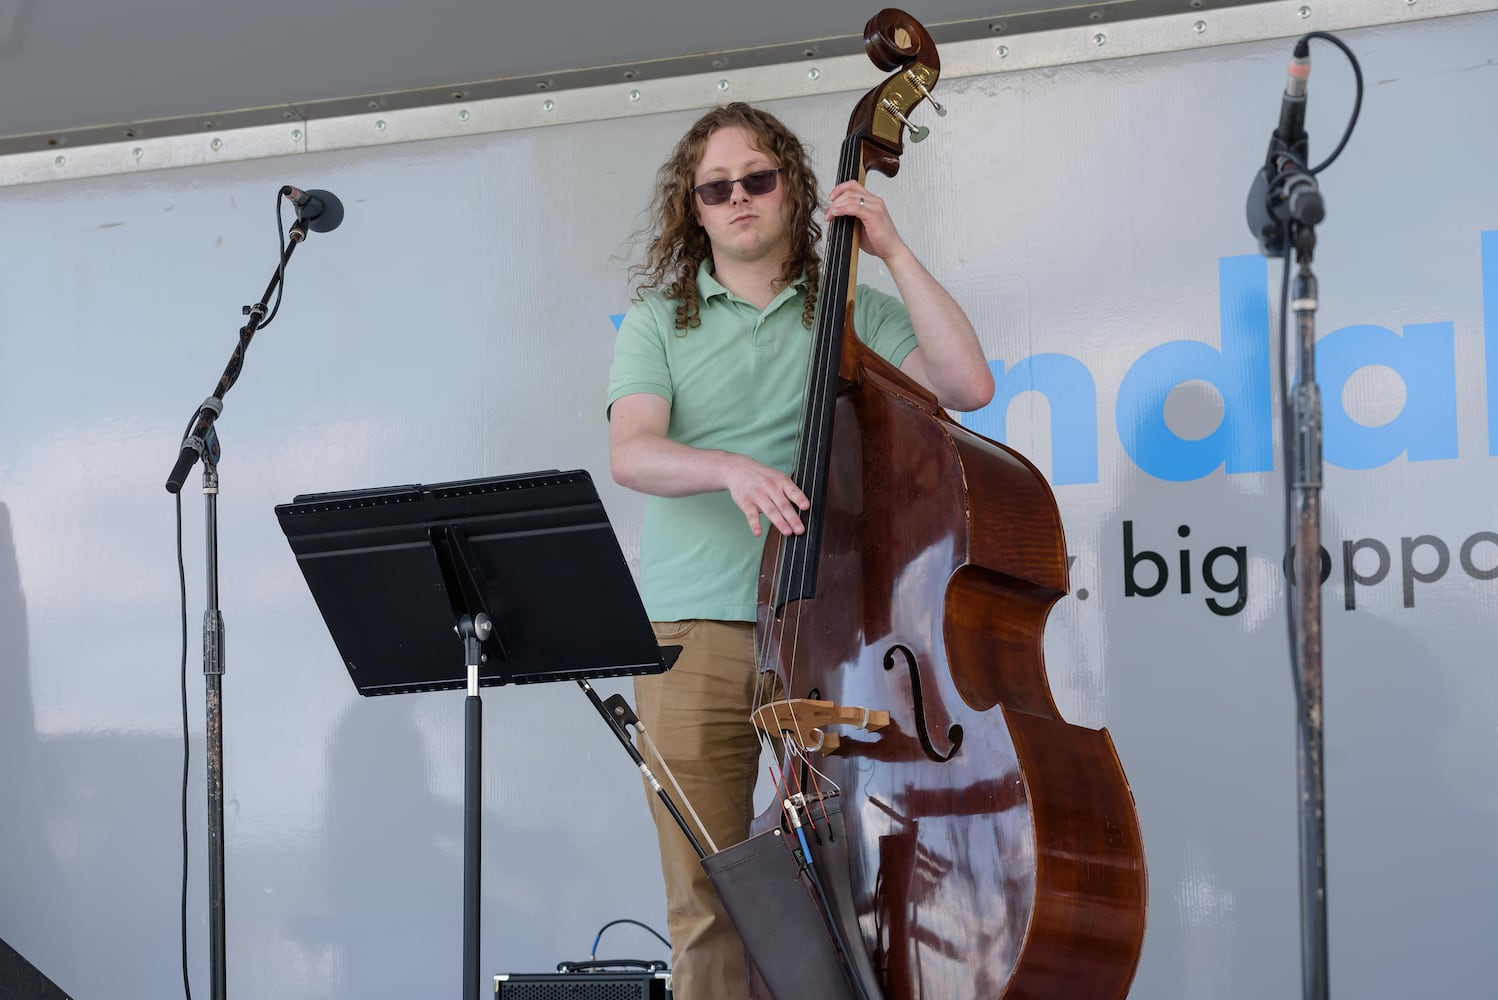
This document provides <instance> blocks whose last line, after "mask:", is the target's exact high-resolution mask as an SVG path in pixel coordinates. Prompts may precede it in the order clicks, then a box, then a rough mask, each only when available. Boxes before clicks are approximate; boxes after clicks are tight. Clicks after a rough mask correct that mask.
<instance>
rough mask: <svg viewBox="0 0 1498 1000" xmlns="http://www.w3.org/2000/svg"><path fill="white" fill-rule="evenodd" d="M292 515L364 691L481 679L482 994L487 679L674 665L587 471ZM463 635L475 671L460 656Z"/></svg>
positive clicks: (468, 794)
mask: <svg viewBox="0 0 1498 1000" xmlns="http://www.w3.org/2000/svg"><path fill="white" fill-rule="evenodd" d="M276 517H277V518H278V519H279V521H280V524H281V529H282V531H283V532H285V534H286V540H287V541H288V542H289V543H290V545H291V550H292V552H294V553H295V554H296V557H297V563H298V565H299V566H300V567H301V570H302V575H303V576H304V577H305V578H306V580H307V586H308V588H309V589H310V590H311V591H312V596H313V598H314V599H315V600H316V602H317V607H318V610H319V611H321V612H322V616H323V620H324V621H325V622H326V623H327V626H328V632H329V634H330V635H331V636H332V637H333V642H334V644H335V645H336V646H337V647H338V652H339V655H340V656H341V657H342V658H343V663H344V666H345V667H347V668H348V672H349V677H350V678H351V679H352V680H353V682H354V687H355V688H356V689H357V690H358V691H359V693H360V694H362V695H382V694H409V693H413V692H417V691H441V690H451V689H455V688H463V687H465V686H466V688H467V691H468V696H467V699H466V702H465V705H464V708H465V718H464V733H465V758H464V788H463V991H464V992H463V996H464V1000H478V995H479V993H478V990H479V950H478V945H479V871H480V865H479V856H480V850H481V841H480V837H479V833H480V827H479V823H480V816H481V801H480V800H481V799H482V786H481V784H480V779H481V775H482V763H483V754H482V741H483V727H482V721H483V703H482V701H481V700H480V699H479V688H480V687H486V686H492V685H497V684H529V683H537V682H542V681H561V680H575V681H577V682H578V683H579V685H580V686H581V687H582V688H583V690H584V691H585V693H587V694H588V695H589V697H590V698H591V699H592V701H593V703H594V705H595V707H597V708H598V710H599V711H600V712H601V713H604V717H605V719H607V720H609V721H612V720H611V719H610V717H609V716H608V714H607V712H606V711H605V709H604V708H603V706H602V704H601V703H600V702H599V701H598V699H597V696H596V695H595V694H594V693H593V691H592V688H591V687H589V686H588V685H587V684H586V680H587V679H588V678H598V677H626V676H632V675H636V674H655V673H661V672H663V671H665V670H666V669H667V668H668V667H669V666H670V665H671V663H672V662H674V661H675V659H676V654H677V653H679V652H680V647H665V648H663V647H661V646H660V645H659V644H658V643H657V641H656V638H655V633H654V631H653V630H652V629H651V628H650V622H649V620H648V619H647V618H646V616H645V608H644V606H643V604H642V603H641V601H640V595H639V592H638V591H637V590H636V589H635V583H634V578H633V577H632V576H631V575H630V572H629V567H628V565H627V564H626V563H625V560H624V554H623V552H622V551H621V550H620V548H619V542H618V539H617V538H615V536H614V532H613V528H612V527H611V526H610V524H609V520H608V516H607V514H606V513H605V512H604V509H603V504H602V503H601V502H600V501H599V499H598V493H597V491H596V490H595V489H594V487H593V480H592V478H591V477H590V476H589V475H588V473H587V472H584V471H581V470H577V471H572V472H557V471H549V472H538V473H530V474H526V475H518V476H504V477H499V478H493V479H475V480H467V481H464V482H454V483H442V484H438V485H433V486H396V487H387V488H381V489H372V490H358V491H353V492H344V493H321V494H315V495H309V496H298V497H296V498H294V499H293V500H292V502H291V503H289V504H281V505H279V506H277V507H276ZM454 632H457V633H458V637H459V638H460V639H461V648H462V650H463V653H464V664H463V665H464V668H466V669H459V667H458V666H457V660H458V648H459V646H458V644H457V643H455V642H454V638H453V633H454Z"/></svg>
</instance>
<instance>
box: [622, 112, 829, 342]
mask: <svg viewBox="0 0 1498 1000" xmlns="http://www.w3.org/2000/svg"><path fill="white" fill-rule="evenodd" d="M735 127H737V128H742V129H743V130H744V131H746V132H747V133H749V135H750V136H751V137H752V144H753V145H754V147H755V148H756V149H758V150H760V151H762V152H764V153H767V154H768V155H769V156H770V157H771V158H773V159H774V161H775V163H776V164H777V165H778V166H779V167H780V171H781V173H780V178H781V181H782V183H784V184H785V186H786V194H785V204H786V229H787V231H788V232H789V233H790V234H791V252H790V254H789V255H788V256H787V257H786V261H785V267H784V268H783V269H782V270H781V273H780V276H779V278H777V279H776V281H775V287H776V289H777V290H778V289H781V288H785V287H787V286H789V285H790V284H791V282H793V281H795V280H796V279H797V278H798V277H800V276H801V273H802V272H803V271H805V272H806V278H807V282H806V304H805V305H804V306H803V307H802V309H801V325H802V326H804V327H806V328H807V329H810V328H811V325H812V322H813V320H814V317H815V316H816V308H817V291H818V286H819V279H820V278H821V267H822V258H821V256H820V255H818V253H817V242H818V241H819V240H821V238H822V227H821V226H820V225H819V224H818V223H817V210H818V208H819V207H820V201H821V199H820V197H819V196H818V194H817V181H816V176H815V174H813V173H812V169H811V160H810V157H809V156H808V155H807V153H806V148H805V147H804V146H803V145H802V144H801V140H800V139H798V138H796V136H795V134H794V133H793V132H791V130H790V129H788V128H786V127H785V125H784V124H782V123H781V121H780V120H779V119H778V118H776V117H775V116H774V115H771V114H769V113H768V112H765V111H761V110H759V109H758V108H754V107H750V106H749V105H748V104H745V103H743V102H742V101H736V102H734V103H732V104H725V105H722V106H720V107H716V108H713V109H712V110H711V111H709V112H707V113H706V114H705V115H703V116H702V117H701V118H699V119H697V121H696V123H695V124H694V125H693V126H692V127H691V128H690V129H688V130H687V133H686V134H685V135H683V136H682V137H681V139H680V140H679V141H678V142H677V143H676V148H675V149H674V150H673V151H672V153H671V156H670V158H669V159H667V160H666V162H665V163H663V164H662V165H661V168H660V170H659V171H658V172H657V173H656V184H655V194H654V195H653V197H652V198H651V202H650V209H649V217H650V222H649V230H648V231H649V232H650V233H653V234H654V235H653V236H652V237H651V238H650V241H649V243H648V244H647V246H646V250H645V259H644V261H643V262H642V263H640V264H637V265H635V266H634V267H632V268H630V275H631V277H635V278H639V279H640V282H639V284H638V285H637V286H636V294H637V295H638V294H639V293H642V292H645V291H648V290H650V289H654V288H660V289H662V290H663V293H664V294H665V296H666V298H668V299H672V300H674V301H675V302H676V303H677V306H676V329H678V330H683V331H684V330H687V329H690V328H693V327H697V326H700V325H701V324H702V320H701V318H700V317H699V316H698V309H697V269H698V267H699V266H700V265H701V264H702V262H703V261H704V260H706V259H707V258H708V257H711V256H712V252H713V250H712V245H711V244H710V243H709V242H708V238H707V233H706V231H704V230H703V228H702V227H701V226H700V225H698V224H697V219H696V213H695V212H694V207H695V206H694V205H693V198H695V197H696V196H695V195H694V194H693V193H692V178H693V176H694V175H695V174H696V171H697V164H698V163H699V162H700V161H701V159H702V151H703V148H704V147H705V146H706V145H707V140H708V138H709V137H710V136H712V134H713V133H714V132H716V131H718V130H719V129H724V128H735Z"/></svg>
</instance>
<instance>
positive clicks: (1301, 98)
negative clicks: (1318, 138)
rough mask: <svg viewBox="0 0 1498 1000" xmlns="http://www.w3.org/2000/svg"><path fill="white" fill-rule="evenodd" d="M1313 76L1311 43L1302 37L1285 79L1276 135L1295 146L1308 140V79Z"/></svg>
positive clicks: (1282, 140)
mask: <svg viewBox="0 0 1498 1000" xmlns="http://www.w3.org/2000/svg"><path fill="white" fill-rule="evenodd" d="M1310 76H1311V45H1310V42H1308V41H1306V39H1304V38H1302V39H1301V40H1300V41H1299V42H1298V43H1296V46H1295V51H1294V53H1292V55H1291V59H1290V72H1289V76H1288V78H1287V79H1286V80H1285V96H1284V98H1283V99H1282V100H1281V101H1280V123H1279V125H1278V126H1277V127H1276V128H1275V130H1274V137H1275V138H1276V139H1278V140H1279V141H1280V142H1283V143H1284V144H1285V145H1286V146H1290V147H1292V148H1293V147H1294V146H1296V145H1297V144H1299V143H1302V142H1305V140H1306V81H1307V80H1308V79H1310Z"/></svg>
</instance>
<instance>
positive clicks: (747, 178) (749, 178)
mask: <svg viewBox="0 0 1498 1000" xmlns="http://www.w3.org/2000/svg"><path fill="white" fill-rule="evenodd" d="M779 182H780V168H779V167H774V168H772V169H770V170H756V171H755V172H754V173H752V174H745V175H744V176H743V177H737V178H735V179H733V180H731V181H729V180H716V181H703V182H702V183H701V184H698V185H697V186H696V187H694V188H692V192H693V193H694V194H695V195H697V197H699V198H701V199H702V203H703V204H704V205H721V204H723V203H724V202H725V201H727V200H728V198H729V196H730V195H732V194H733V186H734V185H735V184H742V185H744V193H745V194H748V195H755V196H759V195H762V194H769V193H770V192H771V191H774V190H775V185H776V184H778V183H779Z"/></svg>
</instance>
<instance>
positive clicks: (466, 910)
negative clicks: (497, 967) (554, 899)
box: [457, 614, 494, 1000]
mask: <svg viewBox="0 0 1498 1000" xmlns="http://www.w3.org/2000/svg"><path fill="white" fill-rule="evenodd" d="M493 628H494V626H493V623H492V622H491V621H490V620H489V616H488V615H486V614H478V615H464V616H462V617H461V618H459V619H458V626H457V631H458V634H459V635H460V636H462V638H463V651H464V656H465V658H466V660H467V663H468V696H467V697H466V698H464V699H463V746H464V753H463V1000H478V997H479V896H480V886H481V882H480V879H479V875H480V869H481V865H480V861H481V859H482V856H483V836H482V822H483V796H484V791H483V774H484V746H483V743H484V702H483V699H482V698H480V697H479V664H480V663H481V662H482V660H483V654H482V652H481V651H480V646H481V644H482V643H483V641H484V640H485V639H487V638H489V635H490V633H491V632H492V631H493Z"/></svg>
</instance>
